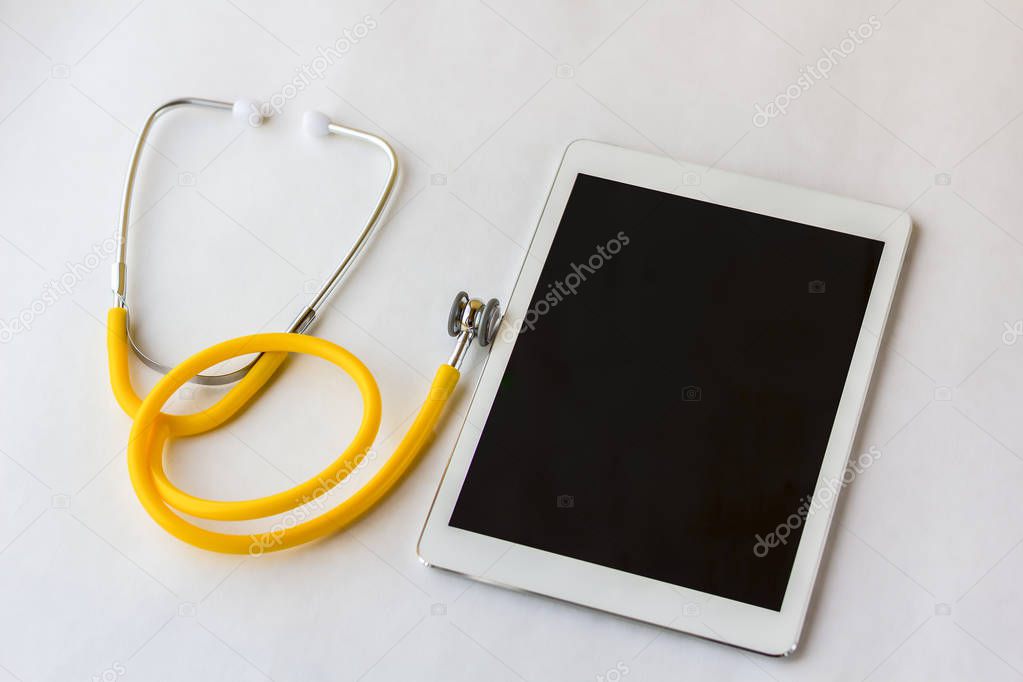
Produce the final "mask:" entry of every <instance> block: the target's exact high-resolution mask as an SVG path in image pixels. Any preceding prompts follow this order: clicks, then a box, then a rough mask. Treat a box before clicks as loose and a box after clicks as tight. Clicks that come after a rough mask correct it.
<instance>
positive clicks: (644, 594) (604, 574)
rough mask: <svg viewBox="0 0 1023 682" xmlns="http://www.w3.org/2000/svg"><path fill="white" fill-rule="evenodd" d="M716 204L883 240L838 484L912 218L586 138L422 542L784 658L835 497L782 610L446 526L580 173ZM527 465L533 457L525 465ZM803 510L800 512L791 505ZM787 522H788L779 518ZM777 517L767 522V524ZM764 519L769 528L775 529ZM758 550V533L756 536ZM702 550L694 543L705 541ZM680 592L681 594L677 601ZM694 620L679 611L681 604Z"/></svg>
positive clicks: (504, 577) (518, 583) (513, 575)
mask: <svg viewBox="0 0 1023 682" xmlns="http://www.w3.org/2000/svg"><path fill="white" fill-rule="evenodd" d="M579 173H585V174H588V175H593V176H597V177H601V178H607V179H610V180H617V181H619V182H624V183H628V184H632V185H637V186H640V187H646V188H649V189H654V190H659V191H662V192H668V193H671V194H676V195H678V196H683V197H690V198H693V199H697V200H701V201H709V202H712V203H715V204H720V205H723V206H729V207H732V208H738V209H743V210H746V211H750V212H753V213H759V214H763V215H768V216H773V217H776V218H783V219H786V220H790V221H793V222H797V223H802V224H805V225H811V226H816V227H821V228H826V229H830V230H835V231H837V232H845V233H849V234H854V235H859V236H862V237H870V238H873V239H877V240H880V241H883V242H884V250H883V252H882V255H881V261H880V265H879V266H878V270H877V275H876V277H875V280H874V286H873V288H872V290H871V294H870V300H869V301H868V303H867V309H866V312H865V315H864V319H863V325H862V327H861V329H860V334H859V337H858V339H857V342H856V347H855V350H854V351H853V356H852V362H851V364H850V367H849V374H848V377H847V379H846V383H845V387H844V389H843V391H842V397H841V400H840V402H839V406H838V411H837V414H836V418H835V423H834V426H833V428H832V432H831V437H830V439H829V441H828V445H827V449H826V451H825V455H824V460H823V463H822V466H821V473H820V476H819V477H818V480H817V487H816V489H815V491H814V496H815V499H820V500H823V497H824V495H821V494H820V493H821V491H822V490H823V489H824V487H826V486H827V485H829V484H832V483H833V482H834V481H840V480H841V479H842V474H843V472H844V470H845V468H846V466H847V463H848V460H849V455H850V452H851V450H852V446H853V440H854V437H855V434H856V426H857V422H858V421H859V417H860V412H861V410H862V407H863V402H864V399H865V396H866V392H867V388H868V385H869V382H870V376H871V373H872V371H873V367H874V362H875V359H876V357H877V351H878V347H879V343H880V336H881V334H882V333H883V331H884V326H885V321H886V319H887V317H888V313H889V310H890V308H891V302H892V298H893V296H894V293H895V288H896V284H897V281H898V277H899V271H900V269H901V266H902V261H903V258H904V256H905V253H906V247H907V245H908V242H909V235H910V231H911V221H910V219H909V217H908V216H907V215H906V214H905V213H904V212H900V211H898V210H896V209H893V208H889V207H885V206H880V205H877V204H871V203H866V202H861V201H855V200H852V199H847V198H843V197H838V196H834V195H830V194H825V193H822V192H817V191H813V190H808V189H802V188H798V187H792V186H789V185H783V184H780V183H775V182H771V181H768V180H762V179H758V178H752V177H747V176H742V175H737V174H734V173H728V172H725V171H720V170H717V169H708V168H706V167H703V166H698V165H694V164H688V163H683V162H679V161H676V160H674V159H669V158H664V157H660V156H655V155H651V154H645V153H641V152H635V151H631V150H627V149H623V148H621V147H615V146H612V145H607V144H601V143H598V142H592V141H589V140H579V141H576V142H573V143H572V144H570V145H569V146H568V148H567V149H566V150H565V154H564V157H563V158H562V162H561V165H560V167H559V169H558V173H557V176H556V177H555V180H554V183H553V185H552V187H551V190H550V194H549V195H548V198H547V203H546V205H545V207H544V210H543V214H542V215H541V217H540V221H539V224H538V226H537V229H536V233H535V235H534V237H533V241H532V243H531V244H530V247H529V251H528V253H527V256H526V258H525V262H524V263H523V267H522V270H521V272H520V273H519V277H518V280H517V281H516V283H515V288H514V290H513V291H512V294H511V298H510V300H509V302H508V305H507V306H506V312H505V322H504V323H503V328H504V329H505V330H507V329H511V332H512V333H509V332H505V333H501V334H499V335H498V336H499V338H498V339H497V341H496V342H495V343H494V345H493V347H492V349H491V351H490V355H489V357H488V358H487V360H486V364H485V365H484V367H483V371H482V373H481V376H480V380H479V383H478V385H477V387H476V391H475V394H474V395H473V397H472V400H471V403H470V406H469V410H468V413H467V415H466V418H465V421H464V423H463V424H462V428H461V432H460V433H459V436H458V440H457V442H456V443H455V446H454V450H453V452H452V454H451V458H450V460H449V462H448V465H447V468H446V470H445V473H444V477H443V480H442V481H441V483H440V486H439V488H438V490H437V494H436V496H435V498H434V501H433V504H432V506H431V508H430V513H429V516H428V518H427V520H426V524H425V526H424V527H423V532H422V535H421V536H420V539H419V545H418V548H417V551H418V553H419V556H420V558H421V559H422V561H423V562H424V563H426V564H428V565H432V566H437V567H440V568H445V569H448V570H451V571H456V572H458V573H462V574H465V575H467V576H470V577H473V578H476V579H479V580H484V581H486V582H491V583H496V584H499V585H503V586H505V587H510V588H514V589H519V590H524V591H528V592H535V593H538V594H543V595H547V596H550V597H554V598H557V599H562V600H565V601H570V602H574V603H577V604H582V605H585V606H589V607H592V608H595V609H600V610H603V611H608V612H611V613H616V614H619V615H622V616H625V617H628V618H633V619H637V620H641V621H645V622H649V623H654V624H657V625H661V626H664V627H668V628H671V629H674V630H677V631H679V632H687V633H691V634H694V635H698V636H701V637H706V638H708V639H713V640H717V641H720V642H724V643H727V644H732V645H735V646H739V647H742V648H745V649H750V650H753V651H757V652H761V653H765V654H771V655H785V654H788V653H791V652H792V651H794V650H795V647H796V644H797V642H798V638H799V633H800V631H801V629H802V626H803V621H804V618H805V616H806V612H807V607H808V606H809V602H810V596H811V593H812V591H813V584H814V580H815V578H816V575H817V570H818V566H819V564H820V559H821V556H822V554H823V551H824V546H825V541H826V539H827V534H828V528H829V526H830V524H831V518H832V514H833V511H834V504H835V500H836V499H837V495H834V496H828V497H829V501H828V502H826V503H825V504H823V506H822V508H821V509H820V510H819V511H817V512H816V513H814V514H812V515H810V516H808V517H807V518H806V520H805V522H804V524H803V534H802V537H801V539H800V543H799V547H798V549H797V551H796V557H795V562H794V564H793V567H792V573H791V575H790V578H789V583H788V587H787V589H786V592H785V598H784V602H783V604H782V608H781V611H772V610H769V609H764V608H760V607H757V606H752V605H749V604H744V603H741V602H737V601H733V600H730V599H725V598H722V597H718V596H715V595H711V594H708V593H704V592H699V591H697V590H691V589H688V588H683V587H679V586H676V585H671V584H669V583H665V582H661V581H658V580H654V579H651V578H645V577H642V576H638V575H633V574H630V573H625V572H623V571H619V570H616V569H612V568H607V567H604V566H600V565H597V564H592V563H588V562H585V561H580V560H578V559H572V558H569V557H564V556H560V555H557V554H553V553H550V552H546V551H543V550H538V549H534V548H532V547H527V546H524V545H519V544H515V543H512V542H508V541H505V540H501V539H498V538H493V537H489V536H485V535H481V534H478V533H473V532H470V531H465V530H462V529H459V528H454V527H451V526H449V525H448V520H449V519H450V517H451V512H452V510H453V508H454V505H455V502H456V500H457V498H458V494H459V492H460V491H461V488H462V484H463V483H464V481H465V476H466V472H467V471H468V468H469V463H470V462H471V460H472V457H473V455H474V453H475V450H476V445H477V443H478V441H479V437H480V434H481V425H483V424H485V423H486V419H487V415H488V414H489V412H490V409H491V406H492V405H493V402H494V398H495V396H496V394H497V389H498V386H499V384H500V381H501V378H502V377H503V375H504V372H505V368H506V367H507V364H508V360H509V358H510V356H511V352H512V349H513V348H514V345H515V340H516V335H515V334H514V333H513V332H514V321H516V320H521V319H522V317H523V316H524V315H525V313H526V310H527V309H528V307H529V305H530V302H531V301H532V296H533V292H534V289H535V287H536V284H537V281H538V280H539V277H540V273H541V270H542V268H543V264H544V262H545V260H546V258H547V254H548V252H549V250H550V247H551V244H552V242H553V240H554V235H555V233H556V231H557V228H558V225H559V223H560V222H561V216H562V213H563V212H564V209H565V205H566V203H567V201H568V197H569V194H570V193H571V190H572V186H573V183H574V181H575V178H576V176H577V174H579ZM524 465H525V464H524ZM793 511H795V510H793ZM778 521H784V520H781V519H780V520H778ZM778 521H774V520H770V519H765V522H767V523H768V525H771V526H772V527H773V524H775V523H777V522H778ZM769 530H770V528H766V529H765V531H769ZM750 542H751V545H750V547H751V551H752V547H753V542H754V539H753V538H751V539H750ZM697 549H698V548H697ZM680 600H681V602H680ZM680 603H683V604H687V605H688V604H692V605H693V608H692V610H691V612H690V615H691V616H692V617H679V615H680V614H679V604H680Z"/></svg>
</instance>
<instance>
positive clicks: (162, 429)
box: [107, 308, 459, 554]
mask: <svg viewBox="0 0 1023 682" xmlns="http://www.w3.org/2000/svg"><path fill="white" fill-rule="evenodd" d="M126 323H127V318H126V314H125V311H124V309H122V308H111V309H110V312H109V313H108V315H107V351H108V360H109V366H110V382H111V386H112V387H113V391H114V395H115V396H116V398H117V401H118V403H120V405H121V407H122V408H123V409H124V411H125V412H126V413H127V414H128V416H130V417H132V418H133V419H134V424H133V425H132V429H131V436H130V439H129V442H128V471H129V474H130V476H131V482H132V485H133V486H134V488H135V493H136V495H137V496H138V498H139V501H140V502H141V503H142V506H143V507H144V508H145V510H146V511H147V512H148V513H149V515H150V516H151V517H152V518H153V520H155V521H156V522H157V523H158V524H160V526H162V527H163V528H164V530H166V531H167V532H168V533H170V534H171V535H174V536H175V537H177V538H178V539H180V540H183V541H185V542H187V543H189V544H192V545H195V546H196V547H201V548H202V549H207V550H211V551H215V552H225V553H230V554H262V553H263V552H271V551H276V550H281V549H287V548H289V547H294V546H296V545H300V544H303V543H306V542H309V541H311V540H315V539H317V538H320V537H323V536H325V535H328V534H331V533H334V532H337V531H338V530H340V529H342V528H344V527H345V526H347V525H348V524H350V523H351V522H352V521H354V520H355V519H357V518H358V517H359V516H361V515H362V514H363V513H365V512H366V511H367V510H368V509H370V508H371V507H372V506H373V505H374V504H376V502H377V501H379V500H380V499H381V498H382V497H383V496H384V495H386V494H387V492H388V491H389V490H390V489H391V488H392V487H393V486H394V485H395V484H396V483H397V482H398V481H399V480H401V478H402V476H403V475H404V473H405V472H406V471H407V470H408V468H409V467H410V466H411V465H412V463H413V462H414V461H415V459H416V457H417V456H418V455H419V452H420V451H421V450H422V448H423V446H424V445H425V444H426V442H427V441H428V440H429V438H430V436H431V435H432V433H433V429H434V426H435V425H436V423H437V421H438V419H439V418H440V416H441V414H442V413H443V410H444V406H445V404H446V403H447V400H448V398H449V397H450V395H451V393H452V392H453V391H454V388H455V386H456V385H457V383H458V378H459V372H458V370H457V369H455V368H454V367H451V366H450V365H441V366H440V368H439V369H438V370H437V374H436V375H435V377H434V380H433V385H432V386H431V388H430V393H429V395H428V396H427V399H426V401H425V402H424V404H423V406H422V408H421V409H420V411H419V414H418V415H417V416H416V419H415V421H414V422H413V423H412V426H411V427H410V428H409V430H408V432H407V433H406V434H405V437H404V438H402V440H401V443H400V444H399V445H398V447H397V449H396V450H395V451H394V453H393V454H392V455H391V457H390V458H388V460H387V461H386V462H385V463H384V464H383V466H382V467H381V468H380V470H379V471H378V472H377V473H376V474H375V475H374V476H373V477H372V478H371V479H370V480H369V481H368V482H367V483H366V484H365V485H364V486H363V487H362V488H361V489H359V490H358V491H357V492H356V493H355V494H354V495H352V496H351V497H350V498H348V499H347V500H345V501H344V502H341V503H340V504H338V505H337V506H335V507H333V508H331V509H330V510H329V511H327V512H325V513H323V514H321V515H319V516H316V517H314V518H312V519H310V520H308V521H303V522H301V523H294V524H289V523H284V524H282V527H280V528H277V529H274V530H272V531H267V532H263V533H256V534H250V535H242V534H231V533H219V532H215V531H211V530H208V529H206V528H202V527H201V526H198V525H196V524H194V523H191V522H189V521H187V520H186V519H184V518H182V517H181V516H179V515H178V514H177V513H175V510H176V511H177V512H182V513H185V514H189V515H191V516H195V517H198V518H202V519H209V520H215V521H241V520H248V519H258V518H265V517H268V516H274V515H277V514H282V513H286V512H290V511H292V510H297V509H299V508H300V507H302V505H304V504H306V503H308V502H310V501H312V500H315V499H316V498H317V497H319V496H320V495H322V494H324V493H326V492H327V491H328V490H330V489H331V488H333V487H334V486H335V485H337V484H338V483H341V482H342V481H344V480H345V478H346V477H347V476H348V475H349V474H350V473H351V472H352V471H354V470H355V468H356V467H357V466H358V465H359V463H360V462H361V461H362V459H363V458H364V457H365V455H366V453H367V452H368V451H369V449H370V448H371V446H372V444H373V440H374V439H375V438H376V435H377V431H378V430H379V427H380V414H381V402H380V391H379V390H378V389H377V385H376V381H375V380H374V379H373V375H372V374H371V373H370V371H369V370H368V369H367V368H366V366H365V365H363V364H362V362H361V361H360V360H359V359H358V358H357V357H355V356H354V355H352V354H351V353H349V352H348V351H346V350H345V349H344V348H341V347H340V346H338V345H336V344H333V343H331V342H329V341H325V340H324V339H319V338H316V337H312V336H305V335H301V334H253V335H250V336H242V337H239V338H236V339H232V340H230V341H225V342H223V343H218V344H216V345H215V346H211V347H210V348H207V349H206V350H203V351H200V352H198V353H196V354H195V355H193V356H192V357H190V358H188V359H187V360H185V361H184V362H182V363H181V364H180V365H178V366H177V367H175V368H174V369H173V370H171V371H170V372H169V373H168V374H167V375H166V376H164V377H163V378H162V379H161V380H160V381H159V382H158V383H157V384H156V386H154V387H153V390H152V391H150V393H149V395H147V396H146V397H145V399H140V398H139V397H138V395H137V394H136V393H135V391H134V389H133V388H132V386H131V378H130V376H129V370H128V343H127V328H126ZM257 352H262V353H264V355H263V356H262V357H261V358H260V360H259V362H257V363H256V364H255V365H254V366H253V367H252V368H251V369H250V370H249V372H248V374H246V376H245V377H244V378H243V379H242V380H241V381H239V382H238V384H237V385H235V387H234V388H232V389H231V390H230V391H229V392H228V393H227V394H226V395H224V397H223V398H221V399H220V400H219V401H218V402H217V403H216V404H215V405H213V406H212V407H210V408H208V409H206V410H204V411H202V412H198V413H195V414H189V415H169V414H164V413H163V412H161V411H160V408H162V407H163V405H164V403H166V402H167V400H168V399H169V398H170V397H171V396H172V395H173V394H174V392H175V391H176V390H178V389H179V388H180V387H181V386H182V385H184V384H185V382H187V381H188V380H189V379H190V378H191V377H193V376H195V375H196V374H197V373H199V372H201V371H203V370H205V369H207V368H209V367H212V366H213V365H215V364H217V363H219V362H224V361H225V360H229V359H231V358H235V357H238V356H241V355H247V354H249V353H257ZM288 353H306V354H310V355H316V356H318V357H321V358H323V359H325V360H328V361H329V362H332V363H334V364H335V365H337V366H338V367H340V368H341V369H343V370H344V371H345V372H347V373H348V374H349V375H350V376H351V377H352V379H354V380H355V383H356V385H357V386H358V389H359V392H360V394H361V395H362V400H363V414H362V421H361V423H360V425H359V429H358V431H357V432H356V434H355V437H354V438H353V439H352V442H351V443H350V444H349V445H348V447H347V448H346V449H345V450H344V452H342V453H341V455H340V456H339V457H338V458H337V459H336V460H334V461H333V462H332V463H331V464H330V465H329V466H328V467H327V468H325V469H324V470H323V471H321V472H320V473H319V474H318V475H317V476H316V477H314V478H311V479H309V480H308V481H306V482H304V483H300V484H298V485H296V486H295V487H293V488H291V489H289V490H285V491H283V492H280V493H276V494H273V495H269V496H266V497H260V498H255V499H251V500H239V501H223V500H207V499H203V498H199V497H195V496H192V495H189V494H188V493H185V492H184V491H182V490H180V489H179V488H177V487H176V486H175V485H174V484H173V483H172V482H171V481H170V480H169V479H168V478H167V475H166V472H165V471H164V467H163V450H164V446H165V444H166V442H167V440H168V439H169V438H171V437H173V436H192V435H197V434H200V433H203V432H205V431H209V430H210V429H213V428H215V427H217V426H219V425H220V424H223V423H224V422H225V421H227V420H228V419H230V418H231V417H232V416H233V415H234V414H235V413H237V412H238V410H240V409H241V408H242V407H244V406H245V405H246V403H247V402H248V401H249V399H251V398H252V396H253V395H255V393H256V392H257V391H259V389H260V388H261V387H262V386H263V385H264V384H265V383H266V382H267V380H268V379H269V378H270V377H271V376H272V375H273V373H274V372H275V371H276V370H277V368H278V367H280V365H281V363H282V362H283V361H284V359H285V358H286V357H287V354H288ZM296 516H301V517H302V518H304V517H305V514H301V515H300V514H298V513H297V512H296Z"/></svg>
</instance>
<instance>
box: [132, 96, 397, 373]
mask: <svg viewBox="0 0 1023 682" xmlns="http://www.w3.org/2000/svg"><path fill="white" fill-rule="evenodd" d="M183 106H198V107H206V108H211V109H226V110H232V109H233V108H234V104H233V103H232V102H223V101H220V100H213V99H203V98H199V97H182V98H179V99H174V100H171V101H169V102H166V103H164V104H161V105H160V106H159V107H157V108H156V109H155V110H154V111H153V112H152V113H151V114H150V115H149V117H148V118H147V119H146V122H145V125H143V126H142V130H141V131H140V132H139V136H138V139H137V140H136V141H135V149H134V151H133V152H132V155H131V162H130V163H129V165H128V175H127V177H126V179H125V183H124V194H123V197H122V200H121V217H120V223H119V225H118V229H117V243H118V250H117V262H116V263H115V264H114V268H113V273H112V274H113V282H112V289H113V296H114V301H113V305H114V306H115V307H119V308H124V309H125V310H126V311H128V301H127V287H128V265H127V260H128V259H127V254H128V226H129V225H130V223H131V205H132V197H133V194H134V190H135V179H136V176H137V175H138V167H139V160H140V159H141V157H142V150H143V148H144V147H145V144H146V140H147V139H148V137H149V133H150V131H151V129H152V127H153V123H155V121H156V120H157V119H158V118H159V117H160V116H162V115H163V114H165V113H166V112H168V111H171V110H172V109H176V108H178V107H183ZM327 130H328V131H329V132H330V133H331V134H334V135H342V136H347V137H354V138H356V139H359V140H363V141H365V142H369V143H371V144H373V145H375V146H376V147H378V148H379V149H381V150H382V151H383V152H384V153H385V154H386V156H387V160H388V165H389V168H388V172H387V180H386V182H385V183H384V186H383V188H382V189H381V191H380V194H379V196H378V197H377V201H376V204H375V205H374V207H373V212H372V213H371V214H370V217H369V220H367V221H366V225H365V226H364V227H363V229H362V231H361V232H360V233H359V236H358V237H357V238H356V240H355V242H354V243H353V244H352V246H351V248H350V249H349V250H348V253H347V254H346V255H345V257H344V258H343V259H342V260H341V263H340V264H339V265H338V266H337V268H335V270H334V272H333V273H332V274H331V276H330V277H329V278H327V280H326V281H325V282H324V283H323V284H322V285H321V286H320V288H319V290H318V291H317V292H316V294H315V295H314V296H313V298H312V300H311V301H310V302H309V304H308V305H306V306H305V308H303V309H302V311H301V312H300V313H299V314H298V316H297V317H296V318H295V319H294V321H293V322H292V323H291V325H290V326H289V327H288V329H287V331H288V332H291V333H296V334H303V333H305V332H306V331H307V330H308V329H309V328H310V327H311V326H312V324H313V322H315V320H316V314H317V312H318V311H319V310H320V308H321V307H322V306H323V305H324V304H325V303H326V301H327V299H328V298H329V297H330V294H331V293H332V292H333V291H334V289H336V288H337V285H338V284H339V283H340V281H341V280H342V279H343V278H344V276H345V274H346V273H347V272H348V270H349V269H351V266H352V264H353V263H354V262H355V260H356V259H357V258H358V256H359V254H360V253H361V252H362V250H363V249H364V248H365V246H366V244H367V243H368V242H369V240H370V237H372V235H373V232H374V230H375V228H376V227H377V225H378V224H379V222H380V216H381V215H382V214H383V212H384V208H385V207H386V206H387V201H388V199H389V198H390V195H391V192H392V191H393V190H394V186H395V183H396V182H397V178H398V158H397V156H396V155H395V153H394V149H392V148H391V145H389V144H388V143H387V141H386V140H384V139H383V138H380V137H378V136H376V135H373V134H372V133H367V132H365V131H363V130H358V129H356V128H349V127H348V126H343V125H340V124H338V123H333V122H331V123H329V124H328V126H327ZM127 330H128V345H129V346H130V347H131V349H132V351H134V353H135V355H137V356H138V358H139V359H140V360H141V361H142V363H143V364H145V365H146V366H147V367H150V368H151V369H154V370H156V371H158V372H161V373H163V374H166V373H167V372H169V371H170V370H171V367H170V366H168V365H165V364H163V363H161V362H158V361H157V360H155V359H153V358H152V357H150V356H149V355H148V354H147V353H146V352H145V351H144V350H143V349H142V347H141V346H140V344H139V343H138V341H136V339H135V337H134V336H133V334H132V324H131V315H130V312H129V313H128V323H127ZM259 358H260V355H257V356H256V357H255V358H253V359H252V360H251V361H250V362H249V363H248V364H247V365H245V366H244V367H241V368H240V369H237V370H234V371H232V372H227V373H223V374H206V373H201V374H198V375H196V376H194V377H192V379H191V383H195V384H202V385H206V386H222V385H225V384H230V383H233V382H235V381H238V380H239V379H241V378H242V377H243V376H245V374H246V373H247V372H248V371H249V369H251V368H252V366H253V365H254V364H255V363H256V362H257V361H258V360H259Z"/></svg>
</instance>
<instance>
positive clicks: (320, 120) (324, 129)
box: [302, 111, 330, 137]
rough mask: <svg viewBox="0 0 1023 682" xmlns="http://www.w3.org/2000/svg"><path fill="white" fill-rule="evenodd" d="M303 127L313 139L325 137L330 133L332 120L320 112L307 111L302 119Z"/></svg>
mask: <svg viewBox="0 0 1023 682" xmlns="http://www.w3.org/2000/svg"><path fill="white" fill-rule="evenodd" d="M302 125H303V126H304V127H305V131H306V133H308V134H309V135H312V136H313V137H323V136H324V135H327V134H329V133H330V119H329V118H327V115H326V114H321V113H320V112H318V111H307V112H305V115H304V116H303V117H302Z"/></svg>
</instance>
